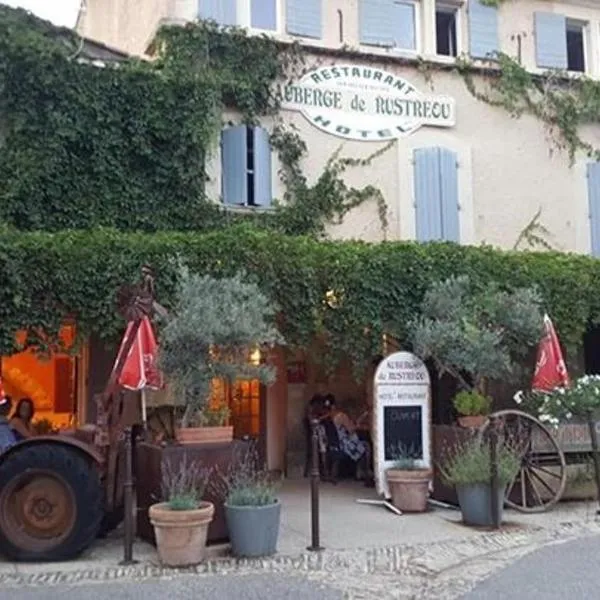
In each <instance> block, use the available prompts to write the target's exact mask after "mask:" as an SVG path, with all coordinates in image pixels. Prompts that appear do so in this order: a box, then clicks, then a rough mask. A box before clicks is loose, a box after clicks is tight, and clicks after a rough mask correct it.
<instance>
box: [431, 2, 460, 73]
mask: <svg viewBox="0 0 600 600" xmlns="http://www.w3.org/2000/svg"><path fill="white" fill-rule="evenodd" d="M438 10H439V11H441V12H451V13H454V27H455V29H456V55H455V56H452V55H450V56H448V55H446V54H438V51H437V13H438ZM464 18H465V12H464V5H461V4H459V3H455V2H452V1H449V2H439V1H438V0H434V2H433V53H434V55H435V57H436V60H442V61H448V62H454V61H455V60H456V59H457V58H458V57H459V56H460V55H461V54H463V52H464V47H465V40H464V34H463V26H464Z"/></svg>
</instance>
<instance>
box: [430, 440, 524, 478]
mask: <svg viewBox="0 0 600 600" xmlns="http://www.w3.org/2000/svg"><path fill="white" fill-rule="evenodd" d="M497 452H498V453H497V459H498V481H499V482H500V485H508V484H509V483H510V482H511V481H512V480H513V479H514V477H515V476H516V474H517V472H518V470H519V467H520V460H519V454H518V452H516V451H515V449H514V448H512V447H511V446H510V445H509V444H507V443H499V444H498V451H497ZM440 472H441V474H442V477H443V479H444V480H445V482H446V483H447V484H448V485H453V486H459V485H469V484H475V483H490V480H491V476H492V473H491V461H490V449H489V446H488V445H487V444H486V443H484V442H482V441H481V440H480V439H479V438H472V439H469V440H467V441H465V442H460V443H457V444H456V445H455V446H453V447H451V448H448V449H446V452H445V457H444V459H443V461H442V464H441V465H440Z"/></svg>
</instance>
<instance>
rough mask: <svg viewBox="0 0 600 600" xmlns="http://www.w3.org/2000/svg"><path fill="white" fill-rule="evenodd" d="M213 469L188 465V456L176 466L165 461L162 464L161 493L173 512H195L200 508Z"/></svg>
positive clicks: (195, 464)
mask: <svg viewBox="0 0 600 600" xmlns="http://www.w3.org/2000/svg"><path fill="white" fill-rule="evenodd" d="M211 473H212V469H210V468H205V467H203V466H202V464H201V463H199V462H191V463H189V464H188V460H187V454H184V456H183V459H182V460H181V461H180V462H179V463H178V464H176V465H175V464H174V463H173V462H172V461H170V460H164V461H163V464H162V480H161V492H162V498H163V501H164V502H166V503H167V505H168V506H169V508H170V509H171V510H195V509H197V508H198V507H199V506H200V503H201V502H202V497H203V496H204V491H205V489H206V486H207V484H208V481H209V479H210V476H211Z"/></svg>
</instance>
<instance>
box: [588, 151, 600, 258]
mask: <svg viewBox="0 0 600 600" xmlns="http://www.w3.org/2000/svg"><path fill="white" fill-rule="evenodd" d="M587 180H588V202H589V207H590V235H591V250H592V256H596V257H599V258H600V163H597V162H596V163H590V164H589V165H588V166H587Z"/></svg>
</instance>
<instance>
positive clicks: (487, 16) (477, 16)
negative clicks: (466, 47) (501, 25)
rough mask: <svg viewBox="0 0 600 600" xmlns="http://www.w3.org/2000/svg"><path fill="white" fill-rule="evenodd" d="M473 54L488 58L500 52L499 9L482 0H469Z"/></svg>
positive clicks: (477, 56)
mask: <svg viewBox="0 0 600 600" xmlns="http://www.w3.org/2000/svg"><path fill="white" fill-rule="evenodd" d="M469 37H470V46H471V56H473V57H475V58H486V57H489V56H490V55H493V54H494V53H496V52H498V50H499V45H498V9H497V8H496V7H495V6H485V5H484V4H481V0H469Z"/></svg>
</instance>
